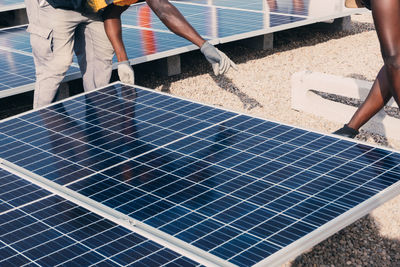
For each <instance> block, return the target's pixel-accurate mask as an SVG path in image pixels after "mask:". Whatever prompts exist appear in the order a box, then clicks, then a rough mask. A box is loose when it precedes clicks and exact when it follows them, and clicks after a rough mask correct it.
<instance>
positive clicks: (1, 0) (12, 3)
mask: <svg viewBox="0 0 400 267" xmlns="http://www.w3.org/2000/svg"><path fill="white" fill-rule="evenodd" d="M21 8H25V3H24V1H22V0H0V12H4V11H10V10H16V9H21Z"/></svg>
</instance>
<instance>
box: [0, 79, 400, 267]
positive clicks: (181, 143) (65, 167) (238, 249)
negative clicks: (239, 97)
mask: <svg viewBox="0 0 400 267" xmlns="http://www.w3.org/2000/svg"><path fill="white" fill-rule="evenodd" d="M0 158H3V159H6V160H8V161H10V162H12V163H14V164H17V165H18V166H21V167H23V168H25V169H27V170H29V171H31V172H33V173H35V174H38V175H41V176H43V177H45V178H47V179H49V180H51V181H54V182H56V183H57V184H59V185H61V186H63V187H67V188H69V189H72V190H75V191H77V192H79V193H80V194H82V195H83V196H86V197H88V198H91V199H92V200H95V201H97V202H100V203H102V204H104V205H106V206H108V207H111V208H113V209H115V210H117V211H119V212H121V213H123V214H126V215H129V216H131V217H132V218H134V219H136V220H138V221H142V222H144V223H145V224H147V225H149V226H151V227H153V228H155V229H158V230H161V231H163V232H165V233H167V234H169V235H171V236H173V237H175V238H177V239H179V240H182V241H185V242H187V243H189V244H191V245H193V246H195V247H197V248H200V249H202V250H204V251H207V252H209V253H211V254H213V255H215V256H218V257H220V258H221V259H224V260H227V261H229V262H231V263H233V264H237V265H240V266H248V265H253V264H256V263H259V262H262V261H263V260H264V259H266V258H268V257H270V256H271V255H274V253H276V252H279V251H282V250H284V249H285V248H287V247H288V246H289V245H291V244H293V243H294V242H297V241H298V240H299V239H301V238H303V237H305V236H307V235H310V234H312V233H313V232H314V231H317V230H318V229H321V227H323V226H324V225H325V224H326V223H328V222H330V221H332V220H335V219H336V218H337V217H338V216H341V215H343V214H344V213H346V212H348V211H349V210H350V209H353V208H355V207H357V206H358V205H360V203H363V202H364V201H366V200H368V199H370V198H371V197H375V196H377V195H378V194H379V193H380V192H381V191H383V190H385V189H387V188H388V187H391V186H393V185H395V184H396V186H398V183H399V177H400V154H399V153H396V152H393V151H387V150H384V149H381V148H374V147H370V146H367V145H363V144H358V143H356V142H352V141H347V140H341V139H338V138H335V137H331V136H326V135H322V134H318V133H313V132H309V131H305V130H302V129H298V128H295V127H291V126H287V125H282V124H279V123H274V122H269V121H265V120H262V119H257V118H252V117H250V116H246V115H240V114H236V113H233V112H229V111H225V110H221V109H217V108H214V107H209V106H204V105H200V104H197V103H192V102H190V101H186V100H182V99H178V98H174V97H171V96H167V95H163V94H160V93H157V92H154V91H149V90H145V89H139V88H132V87H126V86H121V85H119V84H116V85H113V86H110V87H108V88H105V89H101V90H99V91H96V92H92V93H90V94H88V95H83V96H79V97H76V98H74V99H71V100H68V101H65V102H63V103H60V104H56V105H53V106H50V107H48V108H45V109H42V110H39V111H36V112H31V113H28V114H25V115H23V116H20V117H17V118H13V119H11V120H8V121H5V122H1V123H0Z"/></svg>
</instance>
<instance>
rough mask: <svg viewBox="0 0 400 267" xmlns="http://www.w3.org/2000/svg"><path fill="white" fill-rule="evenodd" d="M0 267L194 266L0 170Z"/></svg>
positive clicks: (137, 236)
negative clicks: (76, 266) (24, 266)
mask: <svg viewBox="0 0 400 267" xmlns="http://www.w3.org/2000/svg"><path fill="white" fill-rule="evenodd" d="M0 185H1V186H0V265H2V266H22V265H27V264H32V263H33V264H35V265H41V266H56V265H71V266H72V265H85V266H89V265H92V264H93V265H94V264H95V265H101V266H127V265H129V264H135V266H161V265H164V266H197V265H198V263H196V262H194V261H192V260H190V259H188V258H186V257H183V256H181V255H179V254H177V253H176V252H173V251H171V250H170V249H167V248H165V247H162V246H160V245H158V244H157V243H155V242H153V241H150V240H148V239H146V238H145V237H143V236H140V235H139V234H136V233H133V232H131V231H129V230H127V229H125V228H123V227H121V226H119V225H117V224H115V223H113V222H111V221H109V220H107V219H104V218H102V217H100V216H98V215H96V214H94V213H93V212H90V211H88V210H86V209H84V208H82V207H79V206H77V205H75V204H74V203H72V202H70V201H68V200H65V199H63V198H61V197H59V196H56V195H54V194H51V193H50V192H48V191H46V190H44V189H41V188H39V187H38V186H36V185H33V184H31V183H30V182H28V181H26V180H24V179H22V178H20V177H18V176H16V175H14V174H11V173H8V172H7V171H5V170H3V169H0Z"/></svg>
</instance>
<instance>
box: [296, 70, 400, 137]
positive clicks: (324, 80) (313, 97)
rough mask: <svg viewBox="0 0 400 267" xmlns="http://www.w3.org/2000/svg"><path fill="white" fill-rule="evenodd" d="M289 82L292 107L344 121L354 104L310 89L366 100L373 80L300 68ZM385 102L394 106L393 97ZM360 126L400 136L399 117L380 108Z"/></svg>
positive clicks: (352, 109) (376, 131) (386, 134)
mask: <svg viewBox="0 0 400 267" xmlns="http://www.w3.org/2000/svg"><path fill="white" fill-rule="evenodd" d="M291 86H292V108H293V109H295V110H299V111H304V112H307V113H311V114H315V115H318V116H322V117H324V118H326V119H328V120H331V121H336V122H340V123H347V122H348V121H349V120H350V118H351V117H352V116H353V114H354V112H355V111H356V110H357V108H356V107H353V106H349V105H346V104H342V103H338V102H334V101H332V100H329V99H325V98H323V97H321V96H319V95H317V94H315V93H314V92H312V91H311V90H314V91H318V92H324V93H328V94H335V95H339V96H344V97H349V98H355V99H360V100H365V98H366V96H367V95H368V93H369V90H370V89H371V86H372V82H367V81H363V80H356V79H351V78H345V77H340V76H334V75H328V74H323V73H318V72H309V71H301V72H297V73H295V74H293V76H292V80H291ZM388 106H392V107H397V105H396V103H395V102H394V101H393V99H392V100H391V101H390V102H389V103H388ZM362 129H364V130H367V131H370V132H373V133H377V134H381V135H384V136H387V137H389V138H393V139H397V140H400V119H397V118H394V117H390V116H388V115H387V114H386V113H385V112H384V111H383V110H381V111H380V112H379V113H378V114H376V115H375V116H374V117H373V118H372V119H371V120H370V121H369V122H367V123H366V124H365V125H364V126H363V127H362Z"/></svg>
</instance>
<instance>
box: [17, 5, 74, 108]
mask: <svg viewBox="0 0 400 267" xmlns="http://www.w3.org/2000/svg"><path fill="white" fill-rule="evenodd" d="M25 3H26V9H27V14H28V18H29V26H28V29H27V31H28V32H30V33H31V35H30V37H31V38H30V39H31V40H30V41H31V46H32V52H33V57H34V62H35V68H36V83H35V93H34V103H33V108H39V107H41V106H44V105H47V104H50V103H51V102H52V101H53V99H54V96H55V95H56V92H57V89H58V87H59V85H60V83H61V81H62V80H63V79H64V77H65V73H66V72H67V70H68V68H69V66H70V65H71V62H72V44H73V38H72V37H73V30H71V29H73V27H74V21H73V20H71V17H73V16H71V13H73V12H71V11H60V10H56V9H54V8H52V7H51V6H50V5H48V4H47V3H45V4H42V5H39V4H38V1H36V0H26V1H25Z"/></svg>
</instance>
